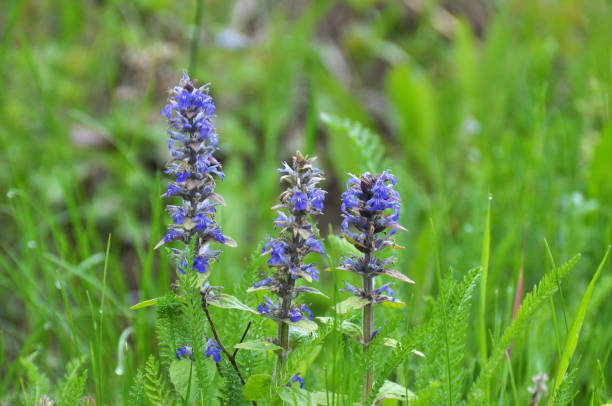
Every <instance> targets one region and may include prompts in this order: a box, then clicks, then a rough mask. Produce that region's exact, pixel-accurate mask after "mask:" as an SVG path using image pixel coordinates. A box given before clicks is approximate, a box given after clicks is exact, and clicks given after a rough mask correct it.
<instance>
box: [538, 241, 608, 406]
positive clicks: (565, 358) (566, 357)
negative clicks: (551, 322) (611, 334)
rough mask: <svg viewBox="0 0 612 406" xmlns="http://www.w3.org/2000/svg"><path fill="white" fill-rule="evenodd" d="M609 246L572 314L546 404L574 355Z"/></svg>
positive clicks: (551, 401) (550, 403) (549, 402)
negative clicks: (553, 382) (571, 321)
mask: <svg viewBox="0 0 612 406" xmlns="http://www.w3.org/2000/svg"><path fill="white" fill-rule="evenodd" d="M610 247H611V246H608V249H607V250H606V254H605V255H604V257H603V259H602V260H601V263H600V264H599V267H598V268H597V271H596V272H595V275H594V276H593V279H591V282H590V283H589V286H588V287H587V289H586V291H585V292H584V296H582V300H580V304H579V305H578V310H577V311H576V316H574V321H573V323H572V326H571V328H570V330H569V334H568V336H567V341H566V343H565V346H564V347H563V353H562V354H561V360H560V361H559V368H558V369H557V375H556V377H555V386H554V390H553V391H552V396H551V397H550V399H549V401H548V405H549V406H550V405H552V404H553V399H554V397H555V394H556V393H557V390H558V389H559V386H561V382H563V376H564V375H565V372H567V368H568V367H569V364H570V361H571V359H572V356H573V355H574V351H575V350H576V345H577V344H578V338H579V337H580V330H581V329H582V323H583V322H584V318H585V316H586V312H587V309H588V307H589V302H590V301H591V296H592V295H593V290H594V289H595V284H596V283H597V279H598V278H599V274H600V273H601V270H602V269H603V267H604V264H605V263H606V260H607V259H608V254H609V253H610Z"/></svg>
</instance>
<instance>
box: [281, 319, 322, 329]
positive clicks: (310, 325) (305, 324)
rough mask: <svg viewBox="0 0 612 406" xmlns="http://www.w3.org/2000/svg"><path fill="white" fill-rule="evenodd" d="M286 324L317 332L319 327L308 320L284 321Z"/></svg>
mask: <svg viewBox="0 0 612 406" xmlns="http://www.w3.org/2000/svg"><path fill="white" fill-rule="evenodd" d="M286 322H287V324H289V325H291V326H294V327H299V328H303V329H304V330H308V331H317V329H318V328H319V326H317V323H315V322H314V321H312V320H308V319H301V320H298V321H295V322H293V321H289V320H286Z"/></svg>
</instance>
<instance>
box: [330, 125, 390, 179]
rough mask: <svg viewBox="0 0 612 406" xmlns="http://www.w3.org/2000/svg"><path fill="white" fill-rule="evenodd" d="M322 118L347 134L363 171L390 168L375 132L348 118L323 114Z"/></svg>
mask: <svg viewBox="0 0 612 406" xmlns="http://www.w3.org/2000/svg"><path fill="white" fill-rule="evenodd" d="M321 120H322V121H323V122H324V123H325V124H326V125H327V126H328V127H330V128H331V129H332V130H334V131H338V132H340V133H342V134H343V135H345V136H346V137H347V139H348V140H349V141H351V144H352V146H353V148H354V149H355V150H356V152H357V154H358V155H357V158H356V162H357V163H358V165H359V170H360V171H361V172H370V173H380V172H382V171H384V170H385V169H387V168H388V166H389V161H388V160H386V159H385V147H384V146H383V144H382V142H381V140H380V138H379V136H378V135H376V134H375V133H374V132H372V131H370V130H369V129H367V128H365V127H363V126H362V125H361V124H360V123H358V122H355V121H351V120H350V119H347V118H340V117H336V116H333V115H330V114H327V113H322V114H321Z"/></svg>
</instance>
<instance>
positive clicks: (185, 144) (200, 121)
mask: <svg viewBox="0 0 612 406" xmlns="http://www.w3.org/2000/svg"><path fill="white" fill-rule="evenodd" d="M214 111H215V106H214V103H213V100H212V98H211V97H210V96H209V95H208V85H204V86H201V87H198V88H196V87H195V84H194V81H192V80H191V79H190V78H189V76H188V75H187V73H184V74H183V78H182V79H181V80H180V82H179V85H178V86H175V87H174V88H173V89H171V91H170V98H169V99H168V104H167V105H166V106H165V107H164V108H163V110H162V111H161V115H162V116H164V117H166V119H167V120H168V134H169V139H168V148H169V149H170V153H171V155H172V159H171V160H170V162H169V163H168V165H167V167H166V170H165V173H166V174H168V175H173V176H174V181H173V182H171V183H170V185H168V190H167V191H166V193H165V194H164V195H163V196H165V197H167V196H179V197H180V198H181V200H182V203H181V204H180V205H168V206H167V210H168V212H169V213H170V215H171V217H172V221H173V224H172V225H171V226H170V228H169V230H168V232H167V233H166V235H165V236H164V238H163V240H162V241H161V242H160V243H159V244H158V245H157V246H156V248H157V247H159V246H161V245H163V244H167V243H170V242H172V241H182V242H183V243H185V244H186V243H188V242H189V241H191V240H192V238H193V237H194V236H197V238H196V239H195V256H194V258H193V266H192V269H193V270H195V271H196V272H199V273H205V272H207V271H208V270H209V269H210V262H211V261H214V260H216V259H217V257H218V255H219V254H220V251H218V250H213V249H211V248H210V244H209V242H212V241H215V242H218V243H221V244H226V245H231V244H233V240H231V239H230V238H229V237H227V236H225V235H223V233H222V231H221V228H220V227H219V226H218V224H217V223H216V222H215V213H216V206H217V205H219V204H222V205H223V204H224V202H223V198H222V197H221V196H219V195H217V194H216V193H215V192H214V190H215V186H216V182H215V178H214V176H217V177H219V178H220V179H223V178H224V174H223V170H222V167H221V164H220V163H219V161H217V160H216V158H215V157H214V156H213V153H214V152H215V151H216V150H217V143H218V136H217V134H216V130H215V127H214V125H213V123H212V114H213V113H214ZM172 252H173V254H172V256H173V257H175V259H176V261H175V263H176V266H177V270H178V271H179V272H181V273H185V272H186V271H187V269H188V266H187V259H188V258H187V256H188V249H187V247H186V246H184V248H183V249H182V250H177V249H173V250H172Z"/></svg>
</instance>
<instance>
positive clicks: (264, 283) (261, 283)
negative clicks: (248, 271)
mask: <svg viewBox="0 0 612 406" xmlns="http://www.w3.org/2000/svg"><path fill="white" fill-rule="evenodd" d="M272 282H274V279H272V278H270V277H269V276H268V277H267V278H265V279H262V280H260V281H258V282H255V283H254V284H253V287H254V288H259V287H261V286H268V285H270V284H272Z"/></svg>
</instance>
